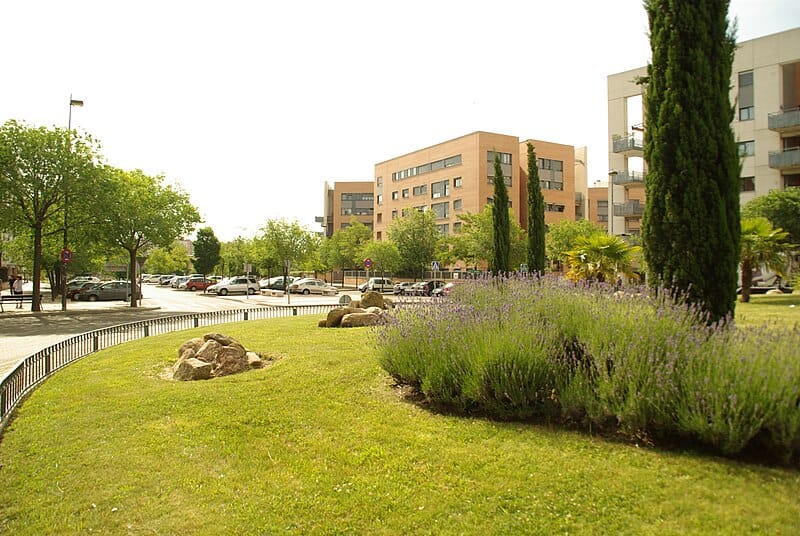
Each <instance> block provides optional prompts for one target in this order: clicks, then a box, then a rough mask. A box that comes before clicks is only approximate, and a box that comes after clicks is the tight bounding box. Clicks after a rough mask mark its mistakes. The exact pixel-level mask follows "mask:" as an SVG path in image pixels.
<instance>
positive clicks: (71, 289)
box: [67, 281, 99, 300]
mask: <svg viewBox="0 0 800 536" xmlns="http://www.w3.org/2000/svg"><path fill="white" fill-rule="evenodd" d="M98 284H99V283H95V282H93V281H70V282H69V283H67V298H70V299H72V300H77V299H78V298H76V297H75V295H76V294H77V293H78V292H80V291H81V290H83V289H87V288H90V287H93V286H95V285H98Z"/></svg>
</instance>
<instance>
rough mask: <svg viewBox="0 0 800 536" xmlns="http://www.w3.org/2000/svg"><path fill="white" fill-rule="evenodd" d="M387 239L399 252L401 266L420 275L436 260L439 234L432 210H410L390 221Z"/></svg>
mask: <svg viewBox="0 0 800 536" xmlns="http://www.w3.org/2000/svg"><path fill="white" fill-rule="evenodd" d="M389 239H390V240H391V241H392V242H394V244H395V245H396V246H397V250H398V251H399V252H400V257H401V258H402V262H403V268H405V269H407V270H409V271H410V272H411V273H413V274H419V276H420V277H422V276H423V275H424V273H425V270H426V269H427V268H428V267H429V266H430V263H431V262H432V261H434V260H436V259H435V254H436V251H437V246H438V243H439V241H440V240H441V234H440V233H439V230H438V229H437V227H436V219H435V217H434V215H433V212H430V211H425V212H422V211H418V210H412V211H411V213H410V214H409V215H408V216H405V217H402V218H398V219H396V220H394V221H393V222H392V224H391V226H390V227H389ZM415 277H416V275H415Z"/></svg>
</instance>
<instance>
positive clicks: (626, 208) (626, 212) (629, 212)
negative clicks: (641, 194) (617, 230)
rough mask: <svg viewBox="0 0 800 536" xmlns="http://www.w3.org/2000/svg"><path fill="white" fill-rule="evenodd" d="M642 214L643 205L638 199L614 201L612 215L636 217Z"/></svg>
mask: <svg viewBox="0 0 800 536" xmlns="http://www.w3.org/2000/svg"><path fill="white" fill-rule="evenodd" d="M642 214H644V205H643V204H641V203H640V202H639V201H628V202H627V203H614V216H625V217H626V218H634V217H635V218H638V217H640V216H641V215H642Z"/></svg>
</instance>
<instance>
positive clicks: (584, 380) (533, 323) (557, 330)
mask: <svg viewBox="0 0 800 536" xmlns="http://www.w3.org/2000/svg"><path fill="white" fill-rule="evenodd" d="M373 335H374V343H375V346H376V348H377V350H378V353H379V359H380V363H381V366H382V367H383V368H384V369H385V370H386V371H387V372H388V373H389V374H390V375H391V376H392V377H393V378H394V379H395V381H396V382H397V383H398V384H402V385H409V386H411V387H412V388H414V389H416V390H418V391H419V392H420V393H422V394H424V395H425V396H426V397H427V398H428V399H429V400H431V401H432V402H435V403H438V404H443V405H447V406H450V407H453V408H455V409H457V410H459V411H481V412H487V413H489V414H490V415H494V416H496V417H499V418H513V419H528V418H537V419H548V420H550V419H551V418H553V417H555V418H560V419H563V420H564V421H571V422H576V421H577V422H582V423H584V424H587V425H591V426H594V427H595V428H597V427H599V428H601V429H605V430H608V431H613V430H616V429H619V430H622V431H624V432H626V433H629V434H637V435H639V434H642V433H644V434H647V435H649V436H651V437H655V438H658V437H667V438H674V437H683V438H686V437H688V438H691V439H693V440H695V441H698V442H700V443H703V444H706V445H710V446H712V447H714V448H715V449H718V450H719V451H720V452H723V453H726V454H735V453H738V452H741V451H742V450H743V449H744V448H746V447H747V446H748V445H753V443H754V442H755V441H760V442H762V443H763V442H766V446H767V447H768V449H769V450H770V451H772V452H774V453H776V454H777V455H779V456H780V457H781V458H782V459H783V460H784V461H787V462H789V461H792V460H796V459H797V457H798V455H800V405H799V404H800V344H798V342H800V336H799V335H800V332H798V331H797V330H795V331H792V332H789V333H785V332H783V331H780V330H777V329H771V330H764V331H760V332H753V331H750V332H744V331H740V330H736V329H735V328H734V327H732V326H725V325H715V326H711V327H709V326H707V325H706V323H705V322H704V319H703V318H702V316H701V315H700V313H699V312H698V311H697V310H695V309H693V308H692V307H689V306H687V305H685V304H683V303H681V301H680V300H679V299H676V298H675V297H673V296H670V295H669V293H668V292H660V293H658V294H657V295H650V294H649V293H647V292H646V291H644V290H643V289H634V290H631V291H630V292H625V293H622V292H614V290H613V289H612V288H609V287H605V286H597V285H594V286H589V285H587V286H582V285H575V284H573V283H570V282H564V281H562V280H559V279H553V278H545V279H541V280H538V279H513V278H512V279H484V280H473V281H464V282H462V283H460V284H459V285H457V287H456V288H455V289H454V290H453V291H452V292H451V294H450V297H449V298H448V299H443V300H439V301H438V302H434V303H426V304H421V305H414V306H405V307H399V308H397V309H396V310H395V312H394V313H393V314H391V315H389V316H388V317H387V321H386V323H385V324H384V325H382V326H380V327H378V328H376V330H375V331H374V332H373Z"/></svg>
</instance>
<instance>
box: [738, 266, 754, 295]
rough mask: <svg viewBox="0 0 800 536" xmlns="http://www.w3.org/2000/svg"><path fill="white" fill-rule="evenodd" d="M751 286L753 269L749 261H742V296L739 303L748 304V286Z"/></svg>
mask: <svg viewBox="0 0 800 536" xmlns="http://www.w3.org/2000/svg"><path fill="white" fill-rule="evenodd" d="M752 284H753V267H752V265H751V264H750V260H749V259H743V260H742V295H741V297H740V298H739V301H740V302H742V303H748V302H749V301H750V286H751V285H752Z"/></svg>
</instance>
